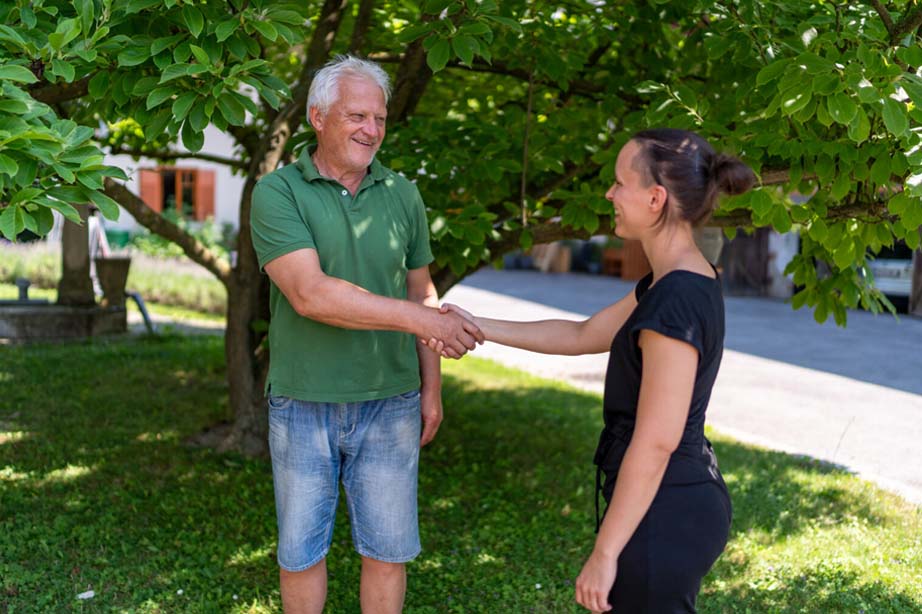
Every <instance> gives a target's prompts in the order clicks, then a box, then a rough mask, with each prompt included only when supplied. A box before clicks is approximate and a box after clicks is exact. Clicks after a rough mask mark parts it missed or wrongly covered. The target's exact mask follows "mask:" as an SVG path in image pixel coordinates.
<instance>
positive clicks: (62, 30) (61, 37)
mask: <svg viewBox="0 0 922 614" xmlns="http://www.w3.org/2000/svg"><path fill="white" fill-rule="evenodd" d="M79 35H80V22H79V21H78V20H77V19H75V18H71V19H64V20H63V21H59V22H58V27H57V28H56V29H55V31H54V34H49V35H48V42H49V44H51V47H52V49H54V50H55V51H58V50H60V49H61V48H63V47H64V45H66V44H67V43H69V42H70V41H72V40H74V39H75V38H77V36H79Z"/></svg>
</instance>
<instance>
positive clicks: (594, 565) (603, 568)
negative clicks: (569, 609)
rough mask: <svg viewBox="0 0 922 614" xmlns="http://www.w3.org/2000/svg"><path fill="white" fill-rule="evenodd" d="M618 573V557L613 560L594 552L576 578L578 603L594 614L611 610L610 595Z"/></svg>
mask: <svg viewBox="0 0 922 614" xmlns="http://www.w3.org/2000/svg"><path fill="white" fill-rule="evenodd" d="M617 572H618V559H617V557H614V558H612V557H608V556H604V555H602V554H599V553H598V552H596V551H593V552H592V554H591V555H590V556H589V560H587V561H586V564H585V565H583V570H582V571H581V572H580V573H579V577H578V578H576V602H577V603H578V604H580V605H581V606H583V607H584V608H586V609H587V610H591V611H592V612H607V611H609V610H611V604H609V603H608V593H609V592H611V587H612V586H614V584H615V575H616V574H617Z"/></svg>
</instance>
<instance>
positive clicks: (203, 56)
mask: <svg viewBox="0 0 922 614" xmlns="http://www.w3.org/2000/svg"><path fill="white" fill-rule="evenodd" d="M189 49H191V50H192V55H194V56H195V59H196V60H198V63H199V64H204V65H205V66H211V58H209V57H208V54H207V53H205V50H204V49H202V48H201V47H199V46H198V45H189Z"/></svg>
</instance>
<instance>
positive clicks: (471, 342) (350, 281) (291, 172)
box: [251, 56, 483, 614]
mask: <svg viewBox="0 0 922 614" xmlns="http://www.w3.org/2000/svg"><path fill="white" fill-rule="evenodd" d="M388 95H389V82H388V77H387V74H386V73H385V72H384V71H383V70H382V69H381V68H380V67H379V66H378V65H376V64H374V63H372V62H368V61H365V60H360V59H357V58H354V57H349V56H345V57H342V56H341V57H338V58H336V59H335V60H334V61H332V62H330V63H329V64H327V65H326V66H325V67H324V68H322V69H321V70H320V71H318V73H317V74H316V75H315V77H314V80H313V82H312V84H311V89H310V93H309V96H308V103H307V106H308V114H309V118H310V123H311V125H312V126H313V128H314V130H315V131H316V134H317V144H316V145H315V146H309V147H307V148H305V150H304V152H303V153H302V155H301V157H300V158H299V159H298V161H297V163H296V164H292V165H289V166H286V167H284V168H281V169H279V170H277V171H275V172H273V173H271V174H269V175H267V176H265V177H264V178H263V179H262V180H261V181H260V182H259V184H258V185H257V186H256V189H255V190H254V192H253V207H252V215H251V222H252V235H253V244H254V246H255V247H256V253H257V256H258V258H259V262H260V266H261V267H262V268H263V269H264V270H265V272H266V273H267V274H268V275H269V278H270V279H271V280H272V284H271V296H270V308H271V312H272V320H271V325H270V329H269V347H270V356H271V360H270V369H269V377H268V382H267V387H268V389H269V431H270V434H269V443H270V449H271V451H272V472H273V479H274V483H275V499H276V512H277V516H278V527H279V544H278V562H279V566H280V567H281V570H280V578H281V590H282V604H283V606H284V608H285V611H286V612H287V613H288V614H292V613H301V612H318V613H319V612H321V611H322V610H323V605H324V602H325V600H326V588H327V578H326V564H325V557H326V554H327V552H328V550H329V546H330V542H331V539H332V535H333V522H334V516H335V514H336V504H337V497H338V493H339V482H340V481H342V484H343V487H344V490H345V493H346V499H347V502H348V505H349V517H350V522H351V527H352V541H353V545H354V546H355V549H356V550H357V551H358V552H359V554H360V555H361V556H362V579H361V590H360V594H361V604H362V611H363V612H375V613H386V612H400V611H401V610H402V608H403V600H404V595H405V592H406V571H405V568H404V563H405V562H406V561H409V560H411V559H413V558H414V557H415V556H416V555H417V554H418V553H419V551H420V543H419V530H418V523H417V508H416V488H417V466H418V458H419V448H420V446H422V445H425V444H427V443H428V442H429V441H431V440H432V438H433V437H434V436H435V433H436V431H437V430H438V428H439V423H440V422H441V420H442V400H441V376H440V371H439V356H438V354H436V353H434V352H431V351H429V350H428V349H427V348H426V346H425V345H424V344H423V343H421V342H420V341H417V338H418V339H420V340H429V339H437V340H440V341H442V342H443V343H444V344H445V352H446V353H447V354H449V355H451V356H454V357H459V356H461V355H463V354H464V353H465V352H466V351H468V350H470V349H473V348H474V347H475V345H476V343H477V342H482V341H483V336H482V334H481V332H480V330H479V329H478V328H477V327H476V325H473V324H471V323H470V322H468V321H467V320H465V319H463V318H461V317H457V315H456V314H454V313H448V314H440V313H439V311H438V296H437V295H436V291H435V286H434V285H433V283H432V280H431V278H430V276H429V269H428V266H427V265H428V264H429V263H430V262H431V261H432V259H433V258H432V252H431V251H430V248H429V232H428V224H427V221H426V212H425V207H424V205H423V201H422V199H421V198H420V195H419V192H418V191H417V189H416V187H415V186H414V185H413V184H412V183H410V182H409V181H408V180H406V179H405V178H403V177H401V176H399V175H397V174H396V173H394V172H393V171H391V170H389V169H387V168H385V167H384V166H382V165H381V164H380V163H379V162H378V161H377V160H376V159H375V153H376V152H377V151H378V148H379V147H380V146H381V142H382V140H383V139H384V132H385V120H386V116H387V99H388Z"/></svg>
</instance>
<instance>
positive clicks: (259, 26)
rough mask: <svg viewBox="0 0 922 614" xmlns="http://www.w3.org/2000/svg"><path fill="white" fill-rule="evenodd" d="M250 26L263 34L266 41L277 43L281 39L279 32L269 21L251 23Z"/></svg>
mask: <svg viewBox="0 0 922 614" xmlns="http://www.w3.org/2000/svg"><path fill="white" fill-rule="evenodd" d="M250 25H251V26H253V27H254V28H255V29H256V30H257V31H258V32H259V33H260V34H262V35H263V38H265V39H266V40H270V41H275V39H277V38H278V37H279V33H278V30H276V29H275V26H273V25H272V24H271V23H269V22H268V21H251V22H250Z"/></svg>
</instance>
